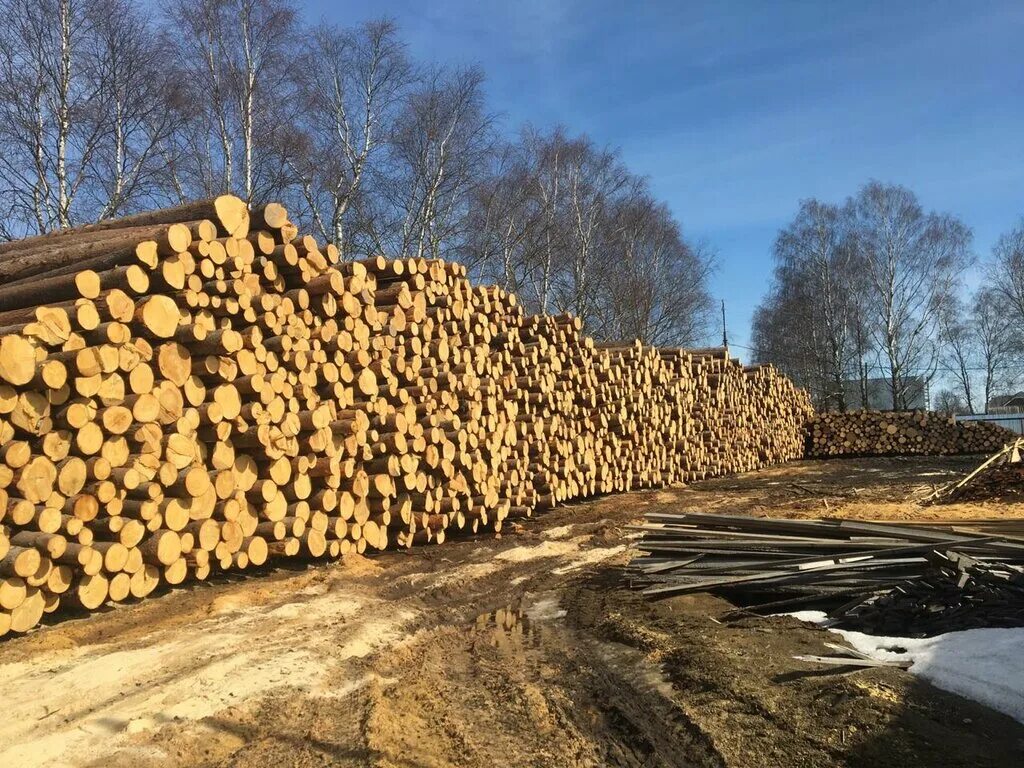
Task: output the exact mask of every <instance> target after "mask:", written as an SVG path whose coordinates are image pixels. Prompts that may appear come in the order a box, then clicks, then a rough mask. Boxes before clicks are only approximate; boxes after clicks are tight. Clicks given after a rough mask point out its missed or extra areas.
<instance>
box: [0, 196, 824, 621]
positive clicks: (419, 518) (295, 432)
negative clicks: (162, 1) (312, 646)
mask: <svg viewBox="0 0 1024 768" xmlns="http://www.w3.org/2000/svg"><path fill="white" fill-rule="evenodd" d="M810 414H811V409H810V405H809V401H808V398H807V396H806V394H805V393H804V392H803V391H801V390H798V389H796V388H795V387H794V386H793V385H792V384H791V383H790V382H789V381H788V380H787V379H786V378H785V377H783V376H781V375H780V374H779V373H777V372H776V371H775V370H774V369H773V368H771V367H757V368H743V367H742V366H740V365H739V364H738V363H737V362H736V361H734V360H731V359H730V358H729V357H728V354H727V353H726V352H725V351H724V350H718V349H711V350H698V351H685V350H678V349H654V348H650V347H643V346H640V345H639V344H625V345H616V346H604V347H598V346H595V344H594V343H593V341H592V340H591V339H589V338H588V337H586V336H585V335H583V334H582V333H581V329H580V323H579V321H578V320H576V319H575V318H573V317H570V316H567V315H562V316H529V315H526V314H525V313H524V312H523V311H522V310H521V308H520V306H519V305H518V303H517V301H516V297H515V296H513V295H510V294H508V293H505V292H503V291H501V290H499V289H497V288H494V287H486V286H474V285H472V284H471V283H470V282H469V281H468V280H467V278H466V273H465V270H464V268H462V267H461V266H459V265H457V264H452V263H445V262H441V261H429V260H424V259H399V260H388V259H385V258H371V259H364V260H362V261H356V262H344V263H339V262H338V259H337V250H336V249H335V248H334V247H333V246H330V245H327V246H322V245H320V244H318V243H317V242H316V241H315V240H314V239H313V238H310V237H302V236H300V235H299V234H298V232H297V229H296V227H295V226H294V225H293V224H292V223H291V222H290V221H289V217H288V215H287V212H286V211H285V210H284V209H283V208H282V207H281V206H279V205H276V204H271V205H267V206H266V207H264V208H261V209H259V210H254V211H250V210H249V209H248V208H247V207H246V205H245V204H244V203H243V202H242V201H240V200H238V199H237V198H234V197H231V196H223V197H220V198H217V199H216V200H211V201H205V202H200V203H195V204H190V205H186V206H182V207H179V208H175V209H168V210H163V211H156V212H153V213H148V214H141V215H139V216H134V217H130V218H127V219H119V220H116V221H110V222H103V223H101V224H99V225H93V226H90V227H84V228H81V229H77V230H69V231H66V232H60V233H55V234H51V235H45V236H41V237H36V238H31V239H27V240H22V241H17V242H13V243H7V244H3V245H0V635H4V634H7V633H8V632H11V631H14V632H23V631H25V630H28V629H30V628H31V627H32V626H34V625H35V624H37V623H38V622H39V621H40V620H41V617H42V616H43V615H44V613H52V612H54V611H57V610H58V609H59V607H60V606H61V605H74V606H79V607H82V608H85V609H93V608H96V607H98V606H99V605H101V604H103V603H104V602H106V601H115V602H116V601H122V600H127V599H130V598H142V597H145V596H147V595H149V594H151V593H152V592H153V591H154V590H155V589H156V588H157V587H158V586H160V585H161V584H164V585H168V584H169V585H176V584H180V583H182V582H184V581H185V580H186V579H206V578H208V577H209V576H210V575H211V574H214V573H216V572H219V571H225V570H243V569H247V568H253V567H257V566H261V565H263V564H264V563H267V562H268V561H270V562H273V561H274V560H275V559H278V558H286V557H303V558H330V557H335V558H336V557H340V556H343V555H345V554H347V553H351V552H355V553H361V552H364V551H367V550H380V549H384V548H386V547H389V546H397V547H408V546H411V545H413V544H420V543H424V544H425V543H428V542H429V543H441V542H443V541H444V540H445V538H446V537H448V536H450V535H451V534H453V533H454V532H457V531H466V532H471V533H475V532H479V531H483V530H500V529H501V526H502V523H503V521H505V520H507V519H509V518H519V517H527V516H530V515H531V514H533V513H534V512H535V511H536V510H542V509H546V508H550V507H552V506H554V505H555V504H557V503H559V502H561V501H565V500H569V499H573V498H579V497H584V496H590V495H593V494H598V493H611V492H615V491H625V490H629V489H634V488H644V487H653V486H658V485H664V484H669V483H677V482H684V481H689V480H694V479H700V478H704V477H707V476H713V475H719V474H723V473H727V472H736V471H743V470H749V469H754V468H756V467H759V466H763V465H766V464H772V463H777V462H782V461H786V460H788V459H793V458H798V457H800V456H801V455H802V453H803V448H804V436H805V428H806V421H807V419H808V418H809V416H810Z"/></svg>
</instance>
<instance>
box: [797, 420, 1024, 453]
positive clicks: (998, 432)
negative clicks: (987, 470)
mask: <svg viewBox="0 0 1024 768" xmlns="http://www.w3.org/2000/svg"><path fill="white" fill-rule="evenodd" d="M1016 437H1017V436H1016V435H1015V434H1014V433H1013V432H1011V431H1010V430H1008V429H1004V428H1003V427H1000V426H997V425H995V424H988V423H986V422H983V421H956V420H955V419H954V418H953V417H952V416H946V415H943V414H938V413H930V412H928V411H848V412H846V413H838V412H832V411H829V412H822V413H818V414H817V415H816V416H815V417H814V418H813V419H812V420H811V421H810V422H809V430H808V438H807V456H808V457H810V458H829V457H835V456H902V455H943V456H945V455H955V454H971V453H991V452H993V451H996V450H998V449H999V448H1001V447H1002V446H1003V445H1004V444H1006V443H1008V442H1012V441H1013V440H1014V439H1015V438H1016Z"/></svg>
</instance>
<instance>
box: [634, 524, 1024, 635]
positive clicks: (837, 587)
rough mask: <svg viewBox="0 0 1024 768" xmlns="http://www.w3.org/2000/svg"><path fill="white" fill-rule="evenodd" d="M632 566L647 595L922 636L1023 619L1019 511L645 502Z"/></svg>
mask: <svg viewBox="0 0 1024 768" xmlns="http://www.w3.org/2000/svg"><path fill="white" fill-rule="evenodd" d="M647 520H648V522H647V524H646V525H644V526H643V527H642V529H641V530H642V532H643V538H642V540H641V541H640V543H639V548H640V550H641V551H642V552H643V553H644V554H643V556H642V557H639V558H637V559H635V560H634V561H633V563H632V564H631V566H630V569H631V571H632V573H633V576H634V583H635V585H636V586H638V587H640V588H642V589H643V593H644V594H645V595H648V596H649V597H652V598H665V597H672V596H675V595H682V594H687V593H692V592H705V591H716V592H721V593H723V594H725V595H726V596H727V597H729V598H730V599H731V600H733V602H735V603H737V604H738V605H741V606H743V607H742V608H740V609H738V612H755V613H779V612H786V611H792V610H797V609H800V608H812V607H813V608H822V609H825V610H826V612H827V614H828V616H829V622H828V624H829V625H830V626H839V627H843V628H847V629H857V630H861V631H867V632H871V633H874V634H885V635H893V636H905V637H922V636H930V635H935V634H940V633H942V632H950V631H954V630H960V629H969V628H973V627H1010V626H1024V536H1021V535H1020V534H1021V532H1022V531H1021V528H1022V526H1021V525H1020V523H1019V522H1018V521H1005V520H998V521H978V522H977V523H967V522H964V523H934V524H929V525H920V524H902V523H884V524H883V523H870V522H862V521H854V520H838V519H835V520H783V519H767V518H754V517H747V516H742V515H716V514H704V513H680V514H651V515H648V518H647Z"/></svg>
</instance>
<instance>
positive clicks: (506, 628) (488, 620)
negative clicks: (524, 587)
mask: <svg viewBox="0 0 1024 768" xmlns="http://www.w3.org/2000/svg"><path fill="white" fill-rule="evenodd" d="M472 632H473V636H474V642H480V641H483V642H484V643H486V644H487V645H490V646H492V647H494V648H497V649H498V650H499V651H501V652H503V653H507V654H510V655H521V654H523V653H525V652H528V651H532V650H536V649H538V648H540V647H541V629H540V627H539V626H538V625H537V623H536V622H535V621H533V620H532V619H531V618H530V616H529V614H528V613H527V612H526V611H525V610H523V605H522V603H521V602H515V603H512V604H510V605H506V606H504V607H503V608H498V609H497V610H494V611H489V612H487V613H482V614H480V615H479V616H477V617H476V620H475V621H474V622H473V628H472Z"/></svg>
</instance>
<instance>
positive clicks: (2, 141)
mask: <svg viewBox="0 0 1024 768" xmlns="http://www.w3.org/2000/svg"><path fill="white" fill-rule="evenodd" d="M161 8H162V16H161V17H159V18H156V19H151V18H150V17H149V14H148V13H147V11H146V10H145V9H144V8H143V7H142V6H141V4H138V3H133V2H131V1H130V0H0V13H2V15H3V17H4V19H5V24H4V25H3V26H2V27H0V237H2V238H4V239H13V238H18V237H24V236H27V235H32V234H37V233H43V232H49V231H52V230H55V229H60V228H65V227H69V226H75V225H79V224H85V223H89V222H92V221H96V220H99V219H104V218H110V217H117V216H123V215H126V214H129V213H133V212H136V211H139V210H145V209H148V208H154V207H159V206H163V205H173V204H177V203H180V202H183V201H186V200H190V199H198V198H205V197H210V196H213V195H217V194H222V193H225V192H234V193H235V194H238V195H240V196H241V197H243V198H245V199H246V200H248V201H250V202H253V203H259V202H261V201H267V200H280V201H283V202H284V203H286V204H287V205H288V208H289V210H290V211H292V212H293V213H294V216H295V217H296V220H297V223H299V224H300V225H301V226H302V228H303V230H304V231H308V232H311V233H313V234H315V235H316V236H317V237H319V238H320V239H322V240H324V241H329V242H334V243H335V244H336V245H337V246H338V247H339V249H340V251H341V253H342V256H343V258H346V259H350V258H358V257H361V256H365V255H375V254H385V255H388V256H392V257H408V256H417V257H429V258H447V259H457V260H460V261H462V262H464V263H466V264H467V265H468V266H469V267H470V268H471V269H472V270H473V272H474V273H475V274H476V275H477V276H479V277H483V278H487V279H490V280H493V281H496V282H497V283H498V284H500V285H501V286H503V287H505V288H507V289H509V290H512V291H516V292H517V293H518V294H519V295H520V297H521V298H522V299H523V300H524V301H525V302H526V303H527V305H528V307H529V308H530V309H532V310H534V311H544V312H563V311H570V312H573V313H575V314H577V315H579V316H580V317H581V318H583V320H584V322H585V324H586V327H587V329H588V331H589V332H591V333H593V334H595V335H596V336H598V337H599V338H602V339H616V340H618V339H622V340H631V339H635V338H638V339H640V340H642V341H644V342H645V343H658V344H680V345H686V344H694V343H697V342H698V341H700V340H702V339H703V337H704V335H705V332H706V330H707V327H708V324H709V321H710V317H711V313H710V309H711V301H710V297H709V294H708V289H707V279H708V276H709V274H710V272H711V270H712V268H713V260H712V258H711V256H710V254H709V253H708V251H707V249H706V248H703V247H700V246H699V245H696V244H694V243H691V242H689V241H688V240H687V239H686V238H685V237H684V235H683V233H682V230H681V228H680V225H679V223H678V222H677V221H676V220H675V218H674V217H673V216H672V213H671V211H670V210H669V209H668V207H667V206H666V205H665V204H664V203H663V202H661V201H659V200H658V199H657V198H656V197H655V196H654V195H653V194H652V192H651V190H650V188H649V185H648V183H647V181H646V180H645V179H644V178H642V177H639V176H637V175H636V174H635V173H633V172H631V171H630V170H629V169H628V168H627V167H626V166H625V165H624V163H623V162H622V159H621V157H620V156H619V155H618V153H617V152H615V151H612V150H609V149H607V148H603V147H600V146H598V145H596V144H595V143H594V142H593V141H592V140H591V139H589V138H588V137H587V136H586V135H570V134H569V133H567V132H566V131H565V130H564V129H554V130H549V131H542V130H538V129H536V128H533V127H530V126H525V127H523V128H522V129H521V130H519V131H510V130H508V128H507V127H506V126H504V125H503V124H502V121H501V120H499V119H498V117H497V116H496V114H495V113H494V112H493V111H491V110H490V108H489V107H488V105H487V103H486V100H485V96H484V76H483V73H482V72H481V71H480V70H479V69H478V68H476V67H447V66H439V65H432V64H431V65H428V64H422V63H418V62H415V61H413V60H412V59H411V57H410V56H409V54H408V52H407V50H406V48H405V46H404V44H403V43H402V40H401V37H400V34H399V31H398V29H397V27H396V25H395V24H394V23H393V22H391V21H389V20H379V21H373V22H370V23H367V24H364V25H362V26H359V27H356V28H344V27H339V26H335V25H332V24H329V23H318V24H309V23H307V22H306V21H305V20H303V19H302V18H300V17H299V15H298V14H296V12H295V11H294V10H293V8H292V7H291V5H289V4H288V3H285V2H280V0H170V2H169V3H166V4H163V5H162V6H161Z"/></svg>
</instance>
